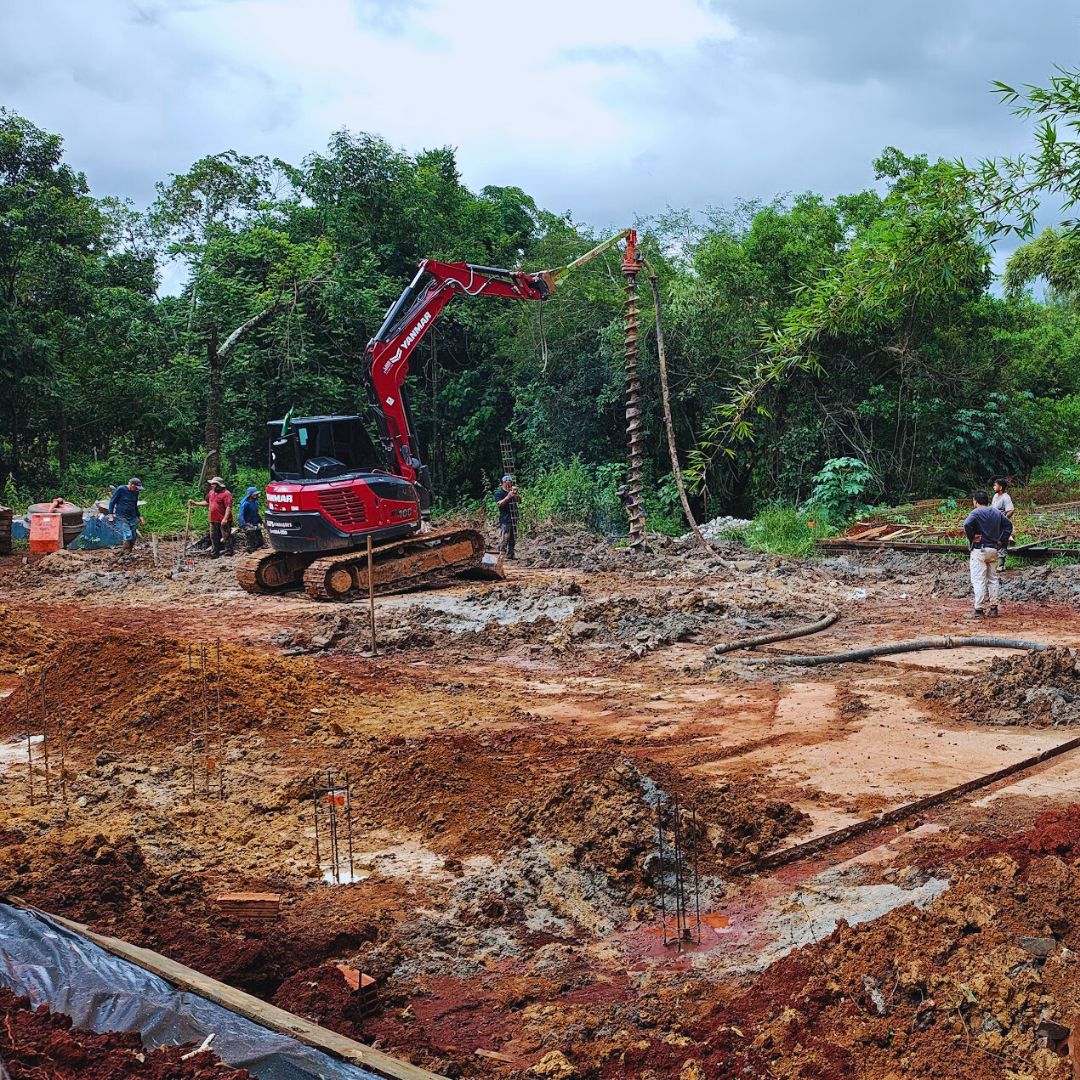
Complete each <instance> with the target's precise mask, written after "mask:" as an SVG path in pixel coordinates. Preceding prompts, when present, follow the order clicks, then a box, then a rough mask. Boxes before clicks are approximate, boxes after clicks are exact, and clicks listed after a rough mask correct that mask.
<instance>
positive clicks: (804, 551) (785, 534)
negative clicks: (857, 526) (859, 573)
mask: <svg viewBox="0 0 1080 1080" xmlns="http://www.w3.org/2000/svg"><path fill="white" fill-rule="evenodd" d="M836 531H837V530H836V529H834V528H833V527H832V526H831V525H830V524H829V522H828V521H827V520H826V518H825V517H824V515H823V514H820V513H816V512H807V511H805V510H796V509H794V508H793V507H772V508H771V509H768V510H763V511H762V512H761V513H760V514H758V515H757V517H755V518H754V520H753V522H752V523H751V524H750V525H749V526H748V527H747V528H745V529H743V530H741V531H739V532H737V533H732V534H731V535H732V536H733V537H734V538H736V539H739V540H741V541H742V542H743V543H744V544H746V546H747V547H749V548H753V549H754V550H755V551H764V552H767V553H768V554H770V555H797V556H805V555H810V554H812V553H813V551H814V544H815V543H816V541H818V540H823V539H825V537H828V536H835V535H836Z"/></svg>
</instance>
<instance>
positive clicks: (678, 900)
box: [672, 799, 686, 951]
mask: <svg viewBox="0 0 1080 1080" xmlns="http://www.w3.org/2000/svg"><path fill="white" fill-rule="evenodd" d="M672 805H673V818H674V827H673V829H672V834H673V836H674V847H675V934H676V937H677V938H678V940H679V950H680V951H681V950H682V942H683V938H684V936H685V928H686V899H685V897H684V896H683V872H682V847H681V838H680V836H679V831H680V821H679V800H678V799H673V800H672Z"/></svg>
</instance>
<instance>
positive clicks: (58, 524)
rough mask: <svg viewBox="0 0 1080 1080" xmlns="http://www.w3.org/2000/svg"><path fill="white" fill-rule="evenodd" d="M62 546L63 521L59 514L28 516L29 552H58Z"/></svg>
mask: <svg viewBox="0 0 1080 1080" xmlns="http://www.w3.org/2000/svg"><path fill="white" fill-rule="evenodd" d="M63 546H64V519H63V518H62V517H61V516H60V514H31V515H30V550H31V551H32V552H34V551H39V552H40V551H59V550H60V549H61V548H62V547H63Z"/></svg>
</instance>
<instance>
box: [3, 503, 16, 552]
mask: <svg viewBox="0 0 1080 1080" xmlns="http://www.w3.org/2000/svg"><path fill="white" fill-rule="evenodd" d="M14 516H15V513H14V511H13V510H12V509H11V507H10V506H0V555H10V554H11V519H12V518H13V517H14Z"/></svg>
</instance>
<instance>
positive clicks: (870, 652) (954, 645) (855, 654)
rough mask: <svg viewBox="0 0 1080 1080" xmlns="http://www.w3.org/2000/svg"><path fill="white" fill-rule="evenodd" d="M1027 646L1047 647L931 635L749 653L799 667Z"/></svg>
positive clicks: (1038, 649)
mask: <svg viewBox="0 0 1080 1080" xmlns="http://www.w3.org/2000/svg"><path fill="white" fill-rule="evenodd" d="M965 648H982V649H1027V650H1028V651H1029V652H1044V651H1045V650H1046V648H1047V646H1046V645H1044V644H1043V643H1042V642H1040V641H1023V640H1021V639H1020V638H999V637H928V638H916V639H915V640H914V641H894V642H891V643H890V644H888V645H871V646H869V647H867V648H865V649H852V650H850V651H849V652H838V653H824V654H822V655H820V656H755V657H748V658H747V660H748V662H749V663H756V664H793V665H795V666H797V667H820V666H821V665H822V664H852V663H856V662H858V661H859V660H870V659H872V658H873V657H875V656H892V655H894V654H896V653H908V652H918V651H919V650H920V649H965Z"/></svg>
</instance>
